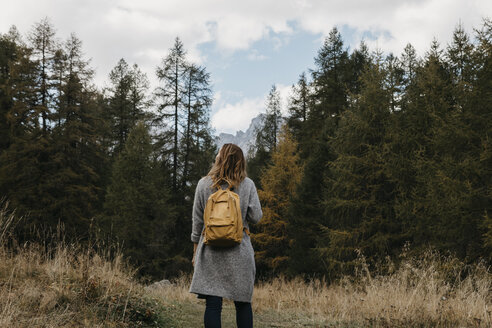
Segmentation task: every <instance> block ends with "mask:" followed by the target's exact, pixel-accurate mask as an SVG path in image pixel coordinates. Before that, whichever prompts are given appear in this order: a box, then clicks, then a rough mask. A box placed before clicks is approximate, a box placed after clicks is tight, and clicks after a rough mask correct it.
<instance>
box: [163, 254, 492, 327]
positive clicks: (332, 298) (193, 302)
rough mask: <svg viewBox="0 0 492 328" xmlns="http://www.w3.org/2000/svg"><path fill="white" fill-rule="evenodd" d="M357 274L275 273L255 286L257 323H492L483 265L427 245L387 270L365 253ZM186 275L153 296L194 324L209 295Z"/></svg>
mask: <svg viewBox="0 0 492 328" xmlns="http://www.w3.org/2000/svg"><path fill="white" fill-rule="evenodd" d="M359 261H360V265H359V270H358V271H357V273H356V275H355V276H354V277H345V278H343V279H341V280H340V281H338V282H336V283H332V284H327V283H326V282H324V281H322V280H311V281H305V280H303V279H301V278H295V279H286V278H284V277H277V278H275V279H273V280H271V281H268V282H259V283H257V284H256V286H255V289H254V293H253V303H252V305H253V312H254V317H255V327H492V313H491V311H492V293H491V292H492V274H491V272H490V270H489V268H488V267H486V266H485V265H484V264H483V263H477V264H474V265H465V264H464V263H463V262H461V261H459V260H457V259H456V258H454V257H451V256H448V257H446V256H442V255H440V254H439V253H437V252H435V251H432V250H429V251H427V252H425V253H424V254H422V255H421V256H419V257H409V258H404V259H403V261H402V263H401V265H400V266H399V267H398V268H397V269H394V270H393V272H392V273H390V274H387V275H371V273H370V272H369V270H368V269H367V265H366V264H365V262H364V258H363V257H360V260H359ZM189 280H190V277H189V276H183V277H181V278H180V279H177V280H175V281H174V283H173V284H172V285H169V286H167V287H164V288H161V289H159V290H156V291H155V292H153V293H154V295H156V296H157V297H160V298H162V299H165V300H167V301H174V302H176V304H180V306H182V307H183V308H184V309H185V311H184V312H186V313H188V314H190V313H195V314H194V315H190V316H183V317H182V318H181V319H180V320H181V322H184V323H185V326H189V327H195V326H197V325H198V324H199V322H200V320H201V316H202V315H203V309H204V301H203V300H197V299H196V298H195V296H194V295H192V294H190V293H189V292H188V288H189V283H190V282H189ZM225 304H226V306H225V310H224V314H223V317H224V318H223V324H224V326H225V327H233V326H234V325H233V322H234V313H235V312H234V308H233V305H232V303H231V302H226V303H225Z"/></svg>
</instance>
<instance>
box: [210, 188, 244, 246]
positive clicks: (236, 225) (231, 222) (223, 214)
mask: <svg viewBox="0 0 492 328" xmlns="http://www.w3.org/2000/svg"><path fill="white" fill-rule="evenodd" d="M228 183H229V186H228V187H227V189H222V188H220V187H219V190H217V191H216V192H214V193H213V194H211V195H210V197H208V200H207V204H206V205H205V210H204V211H203V223H204V226H205V228H204V229H203V236H204V238H203V243H204V244H206V245H211V246H219V247H230V246H234V245H237V244H240V243H241V240H242V238H243V230H246V233H249V232H248V230H247V229H246V228H245V227H243V219H242V216H241V208H240V206H239V204H240V202H239V195H238V194H236V193H235V192H233V191H231V184H230V182H228Z"/></svg>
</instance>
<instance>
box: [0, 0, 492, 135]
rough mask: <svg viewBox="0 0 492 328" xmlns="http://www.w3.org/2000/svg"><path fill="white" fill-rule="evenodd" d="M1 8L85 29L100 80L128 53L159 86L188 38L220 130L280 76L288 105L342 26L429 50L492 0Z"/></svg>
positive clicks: (67, 3)
mask: <svg viewBox="0 0 492 328" xmlns="http://www.w3.org/2000/svg"><path fill="white" fill-rule="evenodd" d="M0 8H1V10H0V33H5V32H7V31H8V30H9V28H10V26H11V25H15V26H16V27H17V28H18V30H19V31H20V32H21V34H22V35H26V34H27V33H28V32H29V31H30V30H31V28H32V26H33V24H34V23H36V22H39V21H40V20H41V19H42V18H44V17H48V18H49V19H50V21H51V23H52V24H53V25H54V27H55V29H56V31H57V37H58V38H59V39H60V40H64V39H66V38H68V36H69V35H70V33H72V32H73V33H75V34H76V35H77V36H78V38H80V39H81V40H82V42H83V49H84V52H85V54H86V57H87V58H90V59H91V66H92V67H93V68H94V69H95V71H96V75H95V80H94V82H95V83H96V85H97V86H98V87H100V88H103V87H105V86H107V85H108V80H109V78H108V75H109V72H110V71H111V69H112V68H113V67H114V66H115V65H116V63H117V62H118V60H119V59H120V58H124V59H125V60H126V61H127V62H128V63H130V64H133V63H136V64H138V65H139V66H140V68H141V69H142V71H144V72H145V73H146V74H147V76H148V78H149V80H150V82H151V90H149V92H151V91H152V89H153V88H155V87H156V86H157V85H158V81H157V79H156V77H155V70H156V67H157V66H158V65H160V63H161V61H162V59H163V58H164V57H165V56H166V55H167V54H168V52H169V49H170V48H171V47H172V46H173V45H174V40H175V38H176V37H179V38H180V39H181V40H182V42H183V45H184V49H185V50H186V52H187V58H188V60H189V61H191V62H195V63H197V64H199V65H202V66H204V67H206V71H207V72H209V73H210V75H211V82H212V83H211V87H212V90H213V94H214V101H213V105H212V107H211V112H210V116H211V125H212V127H213V128H214V129H215V133H216V134H219V133H221V132H226V133H235V132H236V131H238V130H243V131H245V130H246V129H247V128H248V126H249V124H250V121H251V119H252V118H253V117H255V116H256V115H258V114H259V113H260V112H265V107H266V96H267V95H268V93H269V91H270V90H271V88H272V86H273V85H276V87H277V89H278V90H279V91H280V94H281V100H282V106H283V109H284V111H285V107H286V104H287V98H288V96H289V93H290V90H291V86H292V84H294V83H296V82H297V80H298V78H299V75H300V74H301V73H302V72H306V73H308V71H309V69H313V68H314V58H315V57H316V55H317V51H318V50H319V49H320V48H321V46H322V44H323V41H324V39H325V37H326V36H327V35H328V34H329V32H330V31H331V30H332V29H333V27H337V28H338V30H339V31H340V33H341V35H342V38H343V41H344V45H345V47H346V48H348V50H349V52H351V51H352V50H353V49H355V48H357V47H358V46H359V44H360V42H361V40H364V41H365V42H366V44H367V45H368V47H369V49H370V51H375V50H376V49H379V50H380V51H383V52H384V53H386V54H389V53H390V52H392V53H393V54H395V55H397V56H399V55H400V54H401V53H402V51H403V48H404V47H405V45H407V44H408V43H411V44H412V45H413V46H414V47H415V49H416V51H417V53H418V54H419V55H420V56H423V55H424V54H425V52H426V51H427V50H428V49H429V46H430V44H431V42H432V40H433V38H436V39H437V40H438V41H439V43H440V44H441V48H442V49H445V48H446V46H447V45H448V44H449V43H450V42H451V40H452V33H453V30H454V29H455V28H456V26H457V25H458V24H460V23H461V24H462V26H463V27H464V29H465V31H466V32H467V33H469V34H470V36H471V37H472V38H473V34H474V31H473V29H474V28H475V29H476V28H480V27H481V26H482V23H483V18H492V1H490V0H371V1H369V0H358V1H356V0H330V1H327V0H277V1H273V0H248V1H244V0H243V1H236V0H138V1H137V0H83V1H82V0H31V1H27V0H15V1H8V0H4V1H3V3H2V5H1V6H0ZM308 76H309V75H308Z"/></svg>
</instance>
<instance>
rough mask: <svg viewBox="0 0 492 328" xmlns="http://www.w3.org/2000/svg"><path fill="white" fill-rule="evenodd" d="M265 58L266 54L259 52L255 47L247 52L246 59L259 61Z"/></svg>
mask: <svg viewBox="0 0 492 328" xmlns="http://www.w3.org/2000/svg"><path fill="white" fill-rule="evenodd" d="M267 58H268V57H267V56H265V55H262V54H260V53H259V52H258V50H256V49H253V50H251V52H250V53H249V54H248V59H249V60H252V61H260V60H265V59H267Z"/></svg>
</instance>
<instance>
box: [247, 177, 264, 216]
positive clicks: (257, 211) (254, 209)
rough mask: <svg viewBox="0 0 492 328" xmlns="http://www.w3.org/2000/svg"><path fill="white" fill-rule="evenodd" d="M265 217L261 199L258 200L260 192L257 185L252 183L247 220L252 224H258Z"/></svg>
mask: <svg viewBox="0 0 492 328" xmlns="http://www.w3.org/2000/svg"><path fill="white" fill-rule="evenodd" d="M262 217H263V212H262V210H261V204H260V199H259V198H258V192H257V191H256V186H255V183H254V182H253V183H252V186H251V188H250V195H249V204H248V210H247V212H246V220H247V221H249V222H251V223H258V221H260V219H261V218H262Z"/></svg>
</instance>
